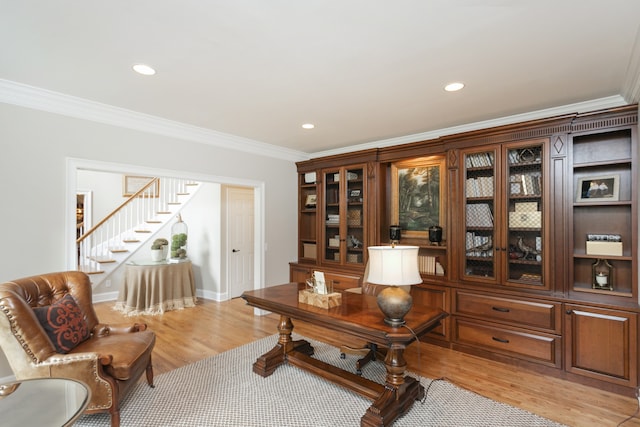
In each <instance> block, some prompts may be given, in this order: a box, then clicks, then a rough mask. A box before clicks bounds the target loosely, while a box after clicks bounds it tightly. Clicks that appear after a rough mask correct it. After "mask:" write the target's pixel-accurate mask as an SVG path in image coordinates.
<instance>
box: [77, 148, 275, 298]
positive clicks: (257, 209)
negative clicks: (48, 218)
mask: <svg viewBox="0 0 640 427" xmlns="http://www.w3.org/2000/svg"><path fill="white" fill-rule="evenodd" d="M66 170H67V177H66V186H67V188H66V192H65V197H66V203H65V248H66V250H65V252H66V254H67V255H66V257H65V258H66V265H67V269H75V268H76V264H75V263H76V261H75V257H76V239H75V235H76V234H75V233H76V232H75V229H76V224H75V218H76V214H75V212H76V193H77V191H78V188H77V187H78V180H77V172H78V171H80V170H89V171H99V172H111V173H120V174H123V175H131V174H137V175H142V176H156V175H158V176H166V177H171V178H183V179H189V180H193V181H201V182H211V183H215V184H221V185H232V186H238V187H252V188H253V203H254V215H255V219H254V234H253V245H254V246H253V249H254V261H253V288H254V289H260V288H263V287H264V286H265V265H264V264H265V263H264V257H265V217H266V215H265V212H266V206H265V200H264V194H265V183H264V181H255V180H249V179H239V178H232V177H224V176H217V175H208V174H200V173H194V172H188V171H176V170H170V169H159V168H149V167H145V166H139V165H131V164H124V163H110V162H102V161H97V160H87V159H79V158H73V157H68V158H67V159H66ZM221 243H222V242H221ZM224 268H226V266H225V267H224ZM225 273H226V272H225Z"/></svg>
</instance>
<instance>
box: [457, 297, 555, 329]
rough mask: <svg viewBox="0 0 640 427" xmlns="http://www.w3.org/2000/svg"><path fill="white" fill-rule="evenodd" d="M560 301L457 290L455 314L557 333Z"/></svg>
mask: <svg viewBox="0 0 640 427" xmlns="http://www.w3.org/2000/svg"><path fill="white" fill-rule="evenodd" d="M560 309H561V307H560V304H559V303H552V302H546V301H545V302H540V301H531V300H520V299H511V298H500V297H492V296H487V295H480V294H474V293H468V292H461V291H457V292H456V297H455V313H456V314H464V315H467V316H476V317H481V318H482V319H486V320H496V321H502V322H509V323H512V324H516V325H520V326H525V327H530V328H540V329H545V330H548V331H550V332H555V333H560V327H561V310H560Z"/></svg>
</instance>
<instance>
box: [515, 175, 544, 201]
mask: <svg viewBox="0 0 640 427" xmlns="http://www.w3.org/2000/svg"><path fill="white" fill-rule="evenodd" d="M509 181H510V182H512V183H519V184H520V185H521V191H520V194H522V195H523V196H539V195H540V194H542V174H541V173H540V172H529V173H523V174H514V175H511V176H510V177H509Z"/></svg>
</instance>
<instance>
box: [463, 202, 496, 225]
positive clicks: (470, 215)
mask: <svg viewBox="0 0 640 427" xmlns="http://www.w3.org/2000/svg"><path fill="white" fill-rule="evenodd" d="M467 227H493V214H492V213H491V207H490V206H489V204H488V203H474V204H468V205H467Z"/></svg>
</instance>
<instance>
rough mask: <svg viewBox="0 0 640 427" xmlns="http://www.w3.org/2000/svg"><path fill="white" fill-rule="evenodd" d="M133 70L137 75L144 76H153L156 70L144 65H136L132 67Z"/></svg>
mask: <svg viewBox="0 0 640 427" xmlns="http://www.w3.org/2000/svg"><path fill="white" fill-rule="evenodd" d="M133 70H134V71H135V72H136V73H139V74H142V75H145V76H153V75H154V74H155V73H156V70H154V69H153V68H151V67H149V66H148V65H145V64H136V65H134V66H133Z"/></svg>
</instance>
